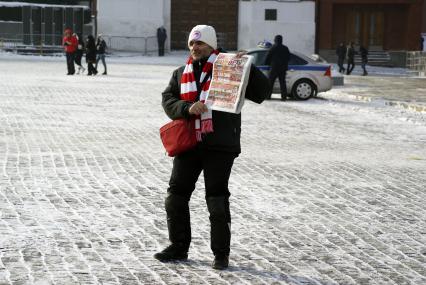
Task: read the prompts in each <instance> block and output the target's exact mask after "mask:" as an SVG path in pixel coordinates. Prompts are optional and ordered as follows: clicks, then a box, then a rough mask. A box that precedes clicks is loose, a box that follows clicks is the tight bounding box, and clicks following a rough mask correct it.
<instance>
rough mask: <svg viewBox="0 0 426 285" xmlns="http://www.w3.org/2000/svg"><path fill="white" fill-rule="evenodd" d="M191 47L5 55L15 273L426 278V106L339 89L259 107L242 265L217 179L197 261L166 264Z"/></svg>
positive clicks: (2, 91)
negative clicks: (133, 54) (219, 265)
mask: <svg viewBox="0 0 426 285" xmlns="http://www.w3.org/2000/svg"><path fill="white" fill-rule="evenodd" d="M184 58H185V55H184V54H177V55H175V56H174V58H172V59H170V58H169V59H157V58H154V57H152V58H151V59H144V58H138V60H137V61H136V60H133V61H131V60H130V61H129V60H128V59H119V58H116V59H111V60H110V65H109V74H110V75H108V76H96V77H88V76H65V75H64V74H65V62H64V61H63V59H62V58H60V59H54V58H49V59H45V58H33V57H31V58H29V57H16V56H7V55H2V56H0V211H1V212H0V215H1V219H0V284H184V283H191V284H300V285H302V284H303V285H307V284H327V285H331V284H398V285H399V284H413V285H414V284H415V285H417V284H426V268H425V264H426V263H425V262H426V247H425V244H426V231H425V229H426V222H425V218H426V208H425V204H424V201H425V200H426V192H425V185H426V114H425V113H422V112H413V111H410V110H404V109H401V108H394V107H389V106H386V105H378V104H374V102H373V103H369V102H357V101H353V100H349V99H347V98H345V99H340V98H339V97H337V96H334V97H333V96H331V95H330V96H329V95H326V96H324V97H325V98H326V99H317V100H309V101H306V102H296V101H289V102H280V101H278V100H271V101H268V102H265V103H264V104H262V105H256V104H254V103H250V102H247V103H246V105H245V107H244V109H243V133H242V138H243V139H242V148H243V153H242V154H241V156H240V157H239V158H238V159H237V160H236V163H235V166H234V169H233V173H232V176H231V180H230V189H231V193H232V197H231V203H232V204H231V209H232V217H233V224H232V232H233V237H232V250H231V251H232V252H231V267H230V269H229V270H227V271H224V272H218V271H214V270H212V269H211V268H210V262H211V259H212V255H211V252H210V249H209V223H208V213H207V210H206V206H205V202H204V195H203V183H202V182H203V180H202V179H200V182H199V184H198V185H197V190H196V191H195V193H194V196H193V199H192V200H191V211H192V212H191V214H192V226H193V244H192V245H191V249H190V254H189V255H190V256H189V257H190V259H189V261H188V262H185V263H178V264H162V263H159V262H157V261H156V260H154V259H153V258H152V255H153V254H154V253H155V252H156V251H157V250H159V249H161V248H162V247H163V246H165V245H166V244H167V231H166V223H165V213H164V209H163V203H164V197H165V193H166V188H167V182H168V179H169V175H170V170H171V163H172V160H171V159H170V158H168V157H167V156H165V155H164V150H163V148H162V146H161V143H160V140H159V136H158V128H159V127H160V126H161V125H162V124H163V123H165V122H167V121H168V119H167V117H166V116H165V114H164V112H163V111H162V108H161V105H160V101H161V91H162V90H163V89H164V87H165V86H166V84H167V83H168V81H169V78H170V75H171V72H172V70H173V69H174V68H175V67H176V65H178V64H181V63H182V62H183V61H184ZM145 60H146V61H147V62H145V63H144V64H141V63H142V62H144V61H145ZM159 60H162V61H164V62H158V61H159ZM169 60H172V61H171V62H170V61H169ZM131 62H133V64H132V63H131ZM154 63H155V64H156V65H151V64H154ZM159 64H160V65H159ZM100 70H101V71H102V68H100ZM402 89H403V86H401V90H402ZM339 92H342V93H344V89H342V90H340V91H339ZM327 96H329V97H327ZM348 98H349V97H348Z"/></svg>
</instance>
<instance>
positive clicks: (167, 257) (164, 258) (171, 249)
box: [154, 244, 188, 262]
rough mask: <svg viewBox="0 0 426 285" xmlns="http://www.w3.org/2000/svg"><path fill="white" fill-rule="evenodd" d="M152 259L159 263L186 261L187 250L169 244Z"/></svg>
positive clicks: (180, 246)
mask: <svg viewBox="0 0 426 285" xmlns="http://www.w3.org/2000/svg"><path fill="white" fill-rule="evenodd" d="M154 258H155V259H157V260H159V261H161V262H168V261H178V260H187V259H188V249H187V248H186V247H183V246H182V245H178V244H171V245H169V246H168V247H166V248H165V249H164V250H163V251H160V252H157V253H156V254H154Z"/></svg>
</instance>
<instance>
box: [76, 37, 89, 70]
mask: <svg viewBox="0 0 426 285" xmlns="http://www.w3.org/2000/svg"><path fill="white" fill-rule="evenodd" d="M74 35H75V37H76V38H77V43H78V44H77V50H76V52H75V57H74V61H75V64H77V65H78V71H77V74H80V72H82V73H84V71H85V70H86V69H85V68H84V67H83V65H82V64H81V59H82V57H83V54H84V41H83V38H82V36H81V35H80V36H79V35H77V34H74Z"/></svg>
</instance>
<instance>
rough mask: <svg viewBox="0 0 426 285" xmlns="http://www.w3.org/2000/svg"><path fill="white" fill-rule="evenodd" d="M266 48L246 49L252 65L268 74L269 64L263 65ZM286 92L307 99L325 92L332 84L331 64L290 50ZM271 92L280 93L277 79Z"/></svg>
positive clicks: (297, 97) (300, 98)
mask: <svg viewBox="0 0 426 285" xmlns="http://www.w3.org/2000/svg"><path fill="white" fill-rule="evenodd" d="M267 53H268V49H267V48H257V49H251V50H247V54H248V55H252V56H253V57H254V65H256V66H257V67H258V68H259V69H260V70H262V72H263V73H265V75H268V72H269V70H270V66H267V65H265V59H266V55H267ZM286 84H287V94H290V96H292V97H294V98H296V99H299V100H307V99H309V98H311V97H315V96H317V95H318V93H320V92H326V91H328V90H330V89H331V87H332V86H333V80H332V77H331V65H329V64H326V63H319V62H317V61H316V59H314V58H310V57H308V56H305V55H303V54H301V53H299V52H291V54H290V60H289V63H288V70H287V75H286ZM273 93H280V86H279V80H278V79H277V80H276V81H275V84H274V88H273Z"/></svg>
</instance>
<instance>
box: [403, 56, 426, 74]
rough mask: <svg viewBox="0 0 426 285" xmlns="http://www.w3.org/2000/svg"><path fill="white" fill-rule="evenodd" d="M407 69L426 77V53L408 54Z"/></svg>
mask: <svg viewBox="0 0 426 285" xmlns="http://www.w3.org/2000/svg"><path fill="white" fill-rule="evenodd" d="M407 68H408V69H410V70H412V71H415V72H418V73H419V75H420V76H426V52H423V51H410V52H407Z"/></svg>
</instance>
